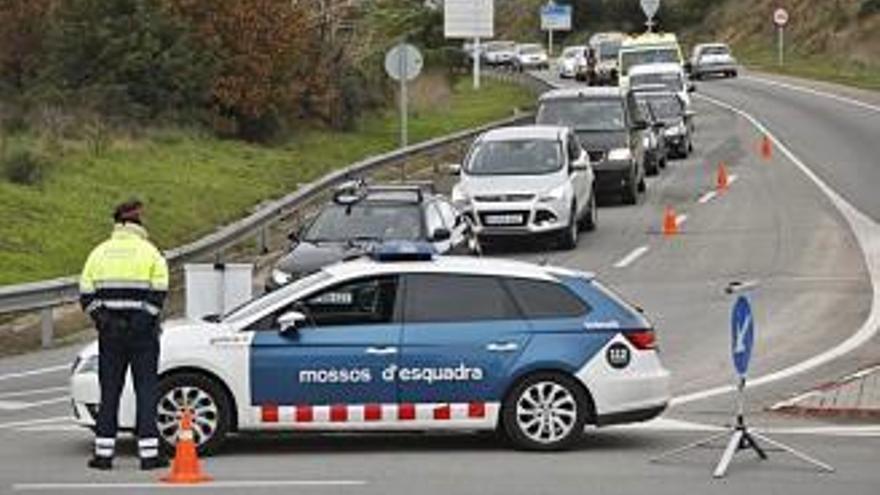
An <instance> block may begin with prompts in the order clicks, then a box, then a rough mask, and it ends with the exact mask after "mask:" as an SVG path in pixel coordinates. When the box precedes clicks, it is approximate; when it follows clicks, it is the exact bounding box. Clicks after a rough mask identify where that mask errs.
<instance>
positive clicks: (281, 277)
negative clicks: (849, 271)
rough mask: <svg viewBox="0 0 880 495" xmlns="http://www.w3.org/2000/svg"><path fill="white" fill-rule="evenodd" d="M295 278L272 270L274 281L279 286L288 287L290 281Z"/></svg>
mask: <svg viewBox="0 0 880 495" xmlns="http://www.w3.org/2000/svg"><path fill="white" fill-rule="evenodd" d="M291 278H293V275H291V274H289V273H287V272H284V271H281V270H279V269H277V268H276V269H275V270H272V281H273V282H275V283H276V284H278V285H286V284H287V283H288V282H290V279H291Z"/></svg>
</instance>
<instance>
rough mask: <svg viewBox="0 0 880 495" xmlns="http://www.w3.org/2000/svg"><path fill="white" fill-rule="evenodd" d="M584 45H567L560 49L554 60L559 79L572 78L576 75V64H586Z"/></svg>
mask: <svg viewBox="0 0 880 495" xmlns="http://www.w3.org/2000/svg"><path fill="white" fill-rule="evenodd" d="M586 49H587V47H586V46H569V47H567V48H566V49H565V50H562V55H560V56H559V60H558V61H557V62H556V64H557V68H558V71H559V78H560V79H573V78H575V77H576V76H577V71H578V66H579V65H580V64H582V63H583V64H586V63H587V58H586V56H585V53H586Z"/></svg>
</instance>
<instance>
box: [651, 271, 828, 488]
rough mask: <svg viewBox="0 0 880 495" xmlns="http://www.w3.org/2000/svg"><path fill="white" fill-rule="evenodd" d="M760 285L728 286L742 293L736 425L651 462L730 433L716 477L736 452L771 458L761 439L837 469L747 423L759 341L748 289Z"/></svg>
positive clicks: (735, 338) (734, 345)
mask: <svg viewBox="0 0 880 495" xmlns="http://www.w3.org/2000/svg"><path fill="white" fill-rule="evenodd" d="M757 286H758V282H757V281H749V282H731V283H730V284H729V285H728V286H727V287H726V288H725V289H724V292H725V293H726V294H728V295H735V294H740V295H739V296H737V298H736V302H735V303H734V306H733V311H732V312H731V351H732V352H731V355H732V358H733V364H734V368H735V369H736V374H737V384H736V417H735V422H734V424H733V425H732V426H729V427H728V428H727V429H725V430H724V431H722V432H721V433H716V434H715V435H712V436H710V437H709V438H705V439H703V440H698V441H696V442H693V443H690V444H687V445H685V446H684V447H680V448H677V449H675V450H671V451H669V452H665V453H663V454H660V455H659V456H657V457H654V458H653V459H651V462H658V461H660V460H662V459H665V458H668V457H673V456H677V455H679V454H682V453H684V452H687V451H690V450H693V449H696V448H699V447H706V446H709V445H710V444H712V443H714V442H715V441H716V440H718V439H720V438H722V437H725V436H727V435H730V439H729V440H728V442H727V446H726V447H725V448H724V453H723V454H722V455H721V459H720V460H719V461H718V465H717V466H716V467H715V470H714V471H713V472H712V476H713V477H715V478H723V477H724V476H725V475H726V474H727V468H728V467H730V463H731V462H732V461H733V458H734V456H735V455H736V453H737V452H739V451H741V450H752V451H754V452H755V454H756V455H757V456H758V457H759V458H760V459H761V460H762V461H765V460H767V452H766V451H765V450H764V449H763V448H762V447H761V446H760V445H758V440H760V441H762V442H764V443H766V444H769V445H772V446H773V447H776V448H777V449H779V450H782V451H783V452H786V453H788V454H791V455H793V456H794V457H797V458H798V459H800V460H801V461H804V462H806V463H808V464H812V465H813V466H815V467H817V468H819V469H820V470H822V471H826V472H829V473H833V472H834V468H833V467H831V466H830V465H828V464H825V463H824V462H821V461H818V460H816V459H814V458H812V457H810V456H808V455H806V454H804V453H802V452H799V451H797V450H795V449H793V448H791V447H789V446H787V445H785V444H782V443H780V442H777V441H775V440H772V439H770V438H768V437H767V436H766V435H762V434H759V433H756V432H754V431H752V430H751V428H749V426H748V425H747V423H746V417H745V402H746V376H747V374H748V370H749V363H750V361H751V356H752V348H753V346H754V342H755V322H754V315H753V313H752V308H751V304H750V302H749V298H748V296H747V293H748V292H749V291H751V290H753V289H754V288H755V287H757Z"/></svg>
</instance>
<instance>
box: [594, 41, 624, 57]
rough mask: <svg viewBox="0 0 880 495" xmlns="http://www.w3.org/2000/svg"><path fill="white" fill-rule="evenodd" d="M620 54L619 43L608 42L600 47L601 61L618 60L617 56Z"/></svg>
mask: <svg viewBox="0 0 880 495" xmlns="http://www.w3.org/2000/svg"><path fill="white" fill-rule="evenodd" d="M619 53H620V42H619V41H606V42H604V43H601V44H600V45H599V59H601V60H617V55H618V54H619Z"/></svg>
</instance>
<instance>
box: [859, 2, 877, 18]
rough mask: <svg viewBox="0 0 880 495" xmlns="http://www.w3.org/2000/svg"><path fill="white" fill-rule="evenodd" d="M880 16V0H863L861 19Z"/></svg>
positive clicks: (860, 10)
mask: <svg viewBox="0 0 880 495" xmlns="http://www.w3.org/2000/svg"><path fill="white" fill-rule="evenodd" d="M877 14H880V0H863V1H862V6H861V7H860V8H859V19H866V18H868V17H870V16H872V15H877Z"/></svg>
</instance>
